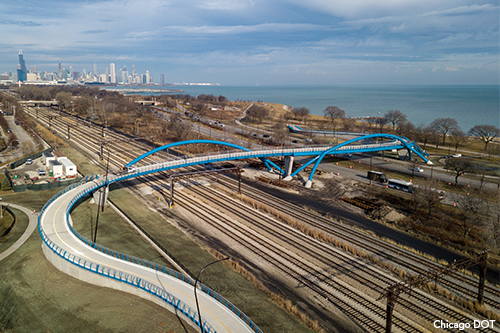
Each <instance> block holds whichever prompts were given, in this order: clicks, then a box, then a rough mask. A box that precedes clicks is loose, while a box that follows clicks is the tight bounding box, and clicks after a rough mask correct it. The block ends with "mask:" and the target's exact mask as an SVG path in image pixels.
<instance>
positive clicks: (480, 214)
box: [452, 192, 487, 239]
mask: <svg viewBox="0 0 500 333" xmlns="http://www.w3.org/2000/svg"><path fill="white" fill-rule="evenodd" d="M452 198H453V201H454V202H455V203H456V207H457V209H458V210H459V212H460V214H459V215H460V217H459V218H458V219H455V220H454V221H455V223H456V224H457V225H458V226H459V227H460V228H461V229H462V232H463V234H462V236H463V238H464V239H466V238H467V236H468V235H469V233H470V231H471V230H472V228H474V227H477V226H480V225H481V223H482V221H483V218H484V212H486V209H487V208H486V206H487V205H486V202H485V201H484V200H483V199H480V198H477V197H474V196H473V195H470V194H469V193H465V192H464V193H453V194H452Z"/></svg>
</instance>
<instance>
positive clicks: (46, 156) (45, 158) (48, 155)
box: [42, 153, 56, 166]
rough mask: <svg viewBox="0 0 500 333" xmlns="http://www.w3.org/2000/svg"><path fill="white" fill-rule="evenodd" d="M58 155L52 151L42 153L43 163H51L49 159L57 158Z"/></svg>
mask: <svg viewBox="0 0 500 333" xmlns="http://www.w3.org/2000/svg"><path fill="white" fill-rule="evenodd" d="M55 159H56V157H55V156H54V155H52V154H51V153H43V154H42V164H44V165H47V166H48V165H49V161H52V160H55Z"/></svg>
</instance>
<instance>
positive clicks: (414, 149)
mask: <svg viewBox="0 0 500 333" xmlns="http://www.w3.org/2000/svg"><path fill="white" fill-rule="evenodd" d="M190 144H198V145H199V144H212V145H218V146H222V147H228V148H233V150H230V151H228V150H224V151H222V150H221V151H218V152H208V153H204V154H198V155H196V156H185V157H184V158H175V159H174V160H168V161H164V162H160V163H154V164H151V163H150V164H145V163H143V162H142V163H141V161H143V160H144V159H146V158H147V157H149V156H151V155H153V154H155V153H157V152H160V151H165V150H167V151H168V149H171V148H174V147H178V146H183V145H190ZM393 149H396V150H402V149H403V150H407V152H408V155H409V158H410V159H412V154H415V155H417V156H418V157H420V158H421V159H422V160H423V161H424V162H426V163H428V164H432V162H431V161H430V160H429V159H428V157H429V154H427V153H426V152H425V151H422V150H421V149H420V147H419V146H418V145H417V144H416V143H415V141H410V140H409V139H408V138H405V137H399V136H396V135H392V134H385V133H381V134H370V135H365V136H361V137H358V138H355V139H352V140H348V141H346V142H343V143H341V144H338V145H320V146H318V145H316V146H315V145H311V146H303V147H281V148H280V147H274V148H261V149H256V150H251V149H249V148H245V147H242V146H239V145H236V144H233V143H229V142H224V141H214V140H190V141H181V142H175V143H172V144H168V145H165V146H161V147H158V148H155V149H153V150H151V151H149V152H147V153H145V154H142V155H141V156H138V157H137V158H135V159H134V160H132V161H131V162H129V163H127V164H126V165H125V167H126V168H127V169H128V170H129V175H128V176H129V177H130V178H132V177H137V176H143V175H147V174H151V173H156V172H161V171H166V170H172V169H178V168H183V167H188V166H193V165H202V164H208V163H215V162H227V161H234V160H242V159H248V158H259V159H261V160H262V161H263V162H264V163H265V164H266V166H267V167H268V169H269V171H272V169H273V168H274V169H275V170H277V171H278V172H280V173H281V174H282V175H283V176H284V180H291V179H292V178H293V177H295V176H296V175H297V174H298V173H299V172H301V171H302V170H304V168H306V167H307V166H309V165H311V164H313V163H314V165H313V167H312V170H311V173H310V175H309V178H308V180H307V181H306V184H305V186H306V187H311V185H312V180H313V177H314V174H315V172H316V169H317V168H318V165H319V164H320V163H321V161H322V160H323V158H324V157H325V156H327V155H338V154H352V153H368V152H376V151H387V150H393ZM295 156H311V157H312V158H311V159H310V160H309V161H308V162H307V163H305V164H303V165H302V166H301V167H300V168H298V169H297V170H295V171H294V170H293V169H292V166H293V158H294V157H295ZM268 157H284V158H285V162H286V163H285V170H282V169H281V168H280V167H279V166H278V165H276V164H275V163H273V162H272V161H270V160H268V159H267V158H268ZM139 164H141V165H143V166H142V167H133V166H136V165H139Z"/></svg>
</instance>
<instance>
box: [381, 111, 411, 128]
mask: <svg viewBox="0 0 500 333" xmlns="http://www.w3.org/2000/svg"><path fill="white" fill-rule="evenodd" d="M384 118H385V119H386V121H387V123H391V124H392V131H393V132H394V130H395V128H396V125H398V126H399V124H401V123H403V122H405V121H406V115H405V114H404V113H403V112H401V111H399V110H390V111H387V113H386V114H385V115H384Z"/></svg>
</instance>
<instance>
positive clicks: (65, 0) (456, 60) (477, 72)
mask: <svg viewBox="0 0 500 333" xmlns="http://www.w3.org/2000/svg"><path fill="white" fill-rule="evenodd" d="M499 16H500V10H499V2H498V0H496V1H482V0H475V1H469V0H456V1H455V0H447V1H439V0H432V1H431V0H399V1H397V0H349V1H345V0H342V1H337V0H307V1H304V0H213V1H203V0H183V1H175V0H171V1H168V0H140V1H139V0H111V1H108V0H50V1H46V0H18V1H12V0H0V73H3V72H5V71H10V72H14V71H15V70H16V68H17V63H18V53H19V50H21V49H22V51H23V54H24V59H25V60H26V66H27V68H28V69H29V68H30V66H31V65H37V69H38V70H39V71H57V62H58V61H60V62H61V64H62V66H63V67H66V68H69V66H73V68H74V70H76V71H81V70H82V69H83V68H86V69H87V71H93V64H94V62H96V63H97V68H98V71H99V72H100V73H102V72H104V71H105V68H109V64H110V63H115V65H116V68H121V67H123V66H124V65H125V66H126V67H127V69H128V71H129V72H131V71H132V65H134V64H135V67H136V70H137V71H138V72H139V73H145V72H146V70H149V71H150V72H151V73H152V74H153V75H154V78H155V81H157V82H158V81H159V77H160V74H164V75H165V81H166V82H169V83H173V82H183V81H186V82H212V83H215V82H218V83H220V84H223V85H254V84H261V85H265V84H370V85H371V84H419V85H420V84H423V85H426V84H463V85H468V84H499V67H500V66H499V62H500V60H499Z"/></svg>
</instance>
